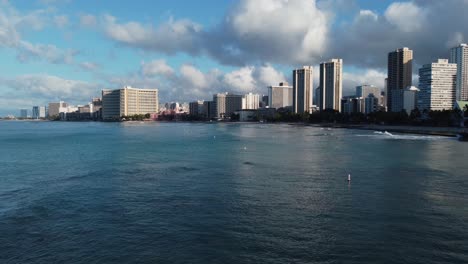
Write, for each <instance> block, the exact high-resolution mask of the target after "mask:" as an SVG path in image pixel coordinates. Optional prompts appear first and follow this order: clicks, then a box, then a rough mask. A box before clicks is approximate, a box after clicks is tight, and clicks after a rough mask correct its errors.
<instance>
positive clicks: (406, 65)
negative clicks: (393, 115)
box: [386, 48, 413, 112]
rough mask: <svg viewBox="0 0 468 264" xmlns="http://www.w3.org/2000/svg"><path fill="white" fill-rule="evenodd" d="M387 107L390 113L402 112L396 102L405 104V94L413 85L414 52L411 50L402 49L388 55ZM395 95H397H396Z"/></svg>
mask: <svg viewBox="0 0 468 264" xmlns="http://www.w3.org/2000/svg"><path fill="white" fill-rule="evenodd" d="M387 70H388V72H387V93H386V95H387V107H388V110H389V111H392V112H399V111H401V107H400V105H394V104H393V102H394V100H396V101H397V104H399V103H400V102H403V98H400V97H402V96H403V92H401V91H398V90H404V89H405V88H406V87H410V86H411V85H412V71H413V51H412V50H410V49H409V48H401V49H397V50H396V51H393V52H390V53H388V68H387ZM394 93H395V94H394Z"/></svg>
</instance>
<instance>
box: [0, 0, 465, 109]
mask: <svg viewBox="0 0 468 264" xmlns="http://www.w3.org/2000/svg"><path fill="white" fill-rule="evenodd" d="M466 10H468V0H444V1H440V0H413V1H389V0H379V1H370V0H238V1H234V0H224V1H222V0H200V1H187V0H172V1H165V0H152V1H150V0H133V1H127V0H119V1H111V0H16V1H13V0H0V116H5V115H8V114H13V115H19V109H20V108H27V109H31V108H32V106H35V105H47V104H48V103H49V102H53V101H59V100H63V101H66V102H68V103H70V104H85V103H87V102H89V101H91V98H93V97H99V96H100V94H101V90H102V89H117V88H120V87H122V86H124V85H130V86H133V87H137V88H156V89H158V90H159V99H160V103H164V102H169V101H179V102H188V101H193V100H209V99H210V98H212V95H213V94H214V93H216V92H234V93H248V92H257V93H260V94H266V93H267V86H269V85H275V84H277V83H279V82H282V81H288V82H290V81H291V74H292V70H293V69H294V68H297V67H302V66H303V65H312V66H314V79H315V80H314V87H316V86H317V84H318V66H319V64H320V62H323V61H327V60H329V59H331V58H342V59H343V64H344V66H343V89H344V91H343V94H344V95H349V94H353V93H354V91H355V86H357V85H361V84H373V85H376V86H378V87H382V88H383V84H384V79H385V77H386V71H387V69H386V63H387V61H386V60H387V54H388V52H390V51H393V50H395V49H398V48H401V47H409V48H411V49H412V50H413V52H414V62H413V74H414V79H415V80H416V82H417V70H418V68H420V67H421V66H422V65H423V64H426V63H430V62H432V61H435V60H436V59H437V58H448V54H449V49H450V48H451V47H453V46H456V45H458V44H460V43H464V42H465V41H468V40H467V38H468V26H467V25H468V16H466V14H465V12H466ZM415 84H416V85H417V83H415Z"/></svg>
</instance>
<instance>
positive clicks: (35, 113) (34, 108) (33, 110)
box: [31, 106, 39, 119]
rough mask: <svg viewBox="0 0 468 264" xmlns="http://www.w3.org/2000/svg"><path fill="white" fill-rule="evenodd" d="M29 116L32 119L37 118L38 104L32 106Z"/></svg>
mask: <svg viewBox="0 0 468 264" xmlns="http://www.w3.org/2000/svg"><path fill="white" fill-rule="evenodd" d="M31 117H32V118H33V119H39V106H33V108H32V114H31Z"/></svg>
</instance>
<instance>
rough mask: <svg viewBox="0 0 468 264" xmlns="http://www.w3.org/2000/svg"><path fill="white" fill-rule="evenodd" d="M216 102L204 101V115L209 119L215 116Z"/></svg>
mask: <svg viewBox="0 0 468 264" xmlns="http://www.w3.org/2000/svg"><path fill="white" fill-rule="evenodd" d="M215 112H216V109H215V104H214V102H213V101H204V102H203V116H204V117H205V118H207V119H211V118H214V117H216V116H215Z"/></svg>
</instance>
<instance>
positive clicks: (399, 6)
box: [385, 2, 426, 33]
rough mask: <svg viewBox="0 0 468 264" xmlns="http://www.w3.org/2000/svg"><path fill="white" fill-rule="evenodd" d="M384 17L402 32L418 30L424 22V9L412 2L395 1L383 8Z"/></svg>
mask: <svg viewBox="0 0 468 264" xmlns="http://www.w3.org/2000/svg"><path fill="white" fill-rule="evenodd" d="M385 18H386V19H387V20H388V21H389V22H390V23H391V24H393V25H395V26H397V27H398V29H399V30H400V31H402V32H406V33H408V32H414V31H417V30H420V29H421V27H422V26H423V25H424V24H425V23H426V21H425V20H426V18H425V11H424V10H423V9H422V8H421V7H419V6H417V5H416V4H415V3H413V2H396V3H392V4H391V5H390V6H388V8H387V10H385Z"/></svg>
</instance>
